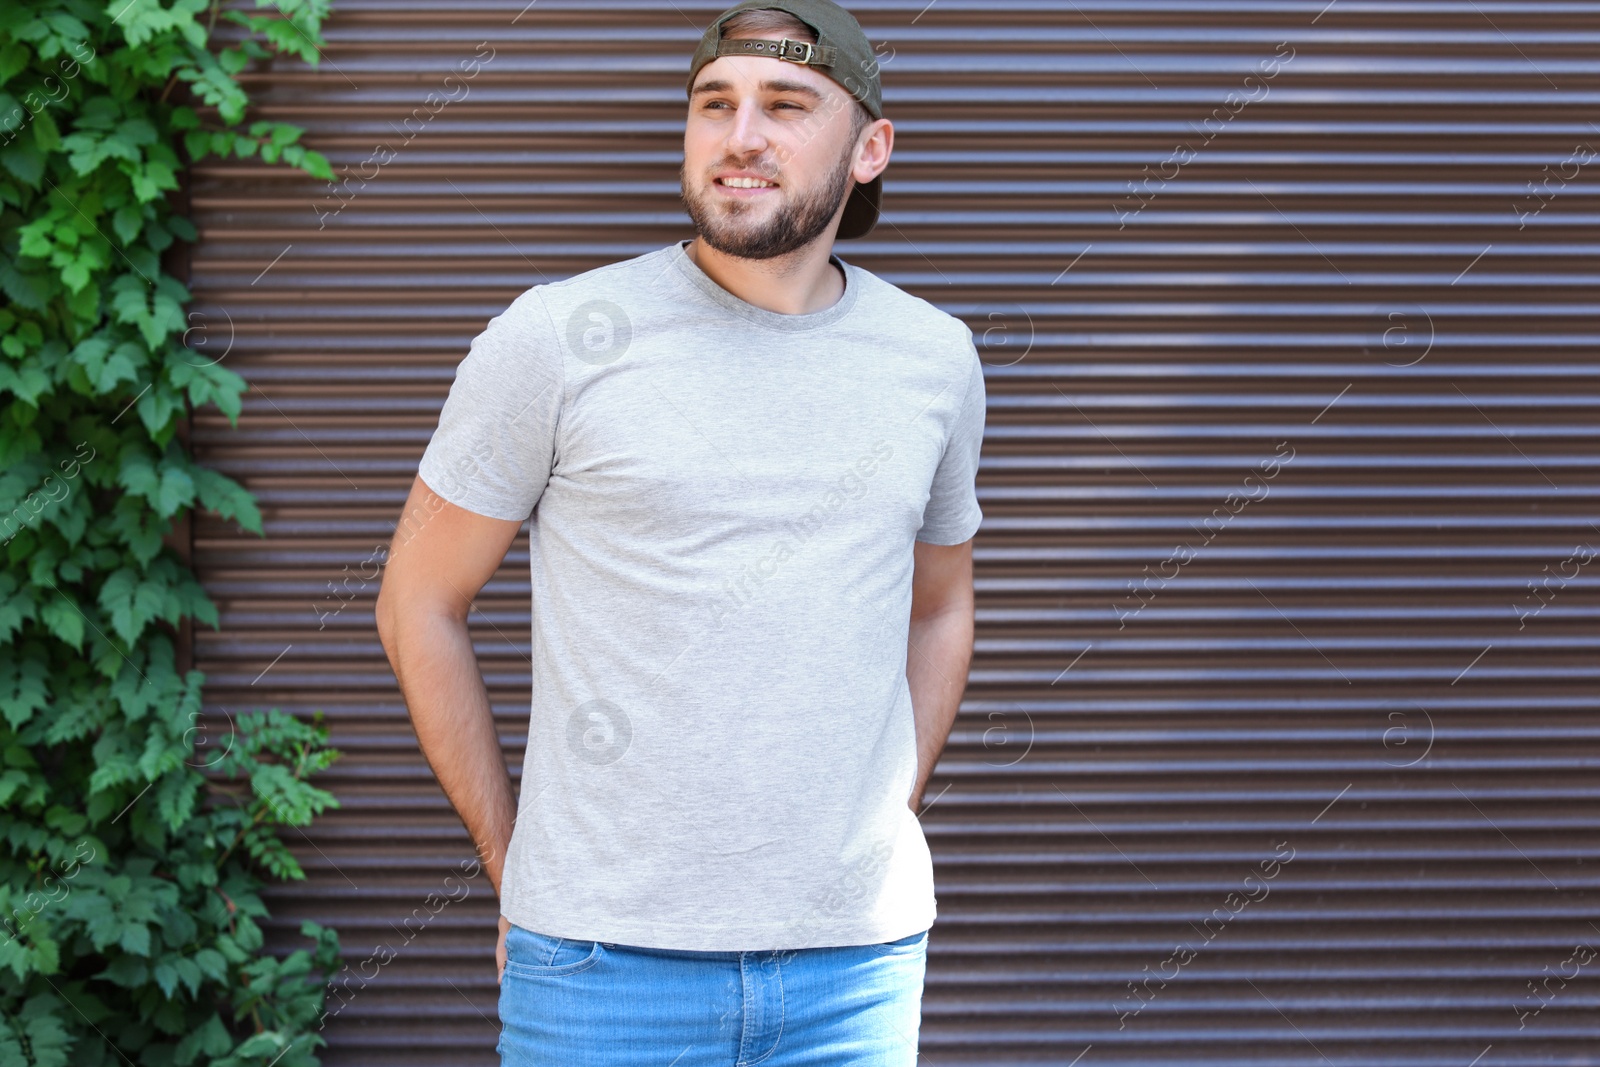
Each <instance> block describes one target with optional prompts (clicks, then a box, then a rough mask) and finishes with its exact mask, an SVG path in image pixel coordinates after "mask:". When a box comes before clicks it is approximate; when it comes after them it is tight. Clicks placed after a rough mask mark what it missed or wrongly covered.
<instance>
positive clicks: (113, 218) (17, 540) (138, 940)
mask: <svg viewBox="0 0 1600 1067" xmlns="http://www.w3.org/2000/svg"><path fill="white" fill-rule="evenodd" d="M266 6H267V5H266V4H264V3H262V2H261V0H258V2H257V9H258V12H257V13H251V12H245V11H238V10H228V11H223V10H221V7H220V4H217V3H207V2H205V0H108V2H105V3H101V4H96V3H91V2H88V0H32V2H30V0H7V2H6V3H5V4H3V5H0V292H3V293H4V302H3V304H0V471H3V473H0V562H3V569H0V927H3V929H0V1064H6V1065H10V1064H36V1065H39V1067H54V1065H64V1064H67V1063H71V1064H73V1065H75V1067H98V1065H101V1064H107V1065H109V1064H129V1063H131V1064H136V1065H139V1067H146V1065H149V1067H167V1065H187V1064H212V1065H214V1067H247V1065H254V1067H266V1065H267V1064H275V1065H277V1067H306V1065H311V1064H316V1063H317V1062H319V1061H318V1060H317V1057H316V1056H315V1055H314V1050H315V1048H316V1047H317V1046H319V1045H321V1044H323V1041H322V1039H321V1037H320V1036H318V1034H317V1033H316V1028H317V1027H316V1023H317V1019H318V1017H319V1015H320V1014H321V1010H322V1003H323V996H324V992H325V987H326V981H327V977H328V976H329V975H331V974H332V973H333V972H334V971H335V970H337V968H338V940H337V937H336V936H335V935H334V934H333V932H332V931H329V930H324V929H322V928H320V927H318V926H317V925H316V924H314V923H306V924H304V925H303V926H302V933H304V934H305V935H306V936H307V937H309V938H311V940H312V945H311V947H310V948H308V949H300V950H296V951H294V952H292V953H290V954H289V955H288V956H287V957H286V958H281V959H280V958H278V957H277V956H275V955H273V954H272V953H270V952H268V951H266V950H265V949H264V947H263V944H262V931H261V927H260V921H261V919H262V918H263V917H264V916H265V914H266V909H265V908H264V906H263V905H262V902H261V899H260V897H259V895H258V891H259V890H260V889H261V888H262V886H263V885H265V884H266V882H267V881H268V880H269V879H280V880H281V879H297V878H302V877H304V875H303V872H301V870H300V868H299V866H298V865H297V864H296V863H295V861H294V858H293V856H291V855H290V854H289V852H288V850H287V849H286V848H285V847H284V844H283V842H282V840H281V839H280V838H279V837H278V836H277V832H276V831H277V829H278V828H281V827H285V826H295V827H298V826H304V825H307V824H308V823H309V822H310V821H311V819H312V818H313V817H314V816H315V815H316V814H318V813H319V812H321V811H323V810H324V809H325V808H327V807H330V806H333V805H334V800H333V798H332V796H331V795H329V794H328V793H326V792H325V791H323V790H321V789H318V788H316V787H314V786H312V785H310V783H309V781H308V779H309V777H310V776H311V775H312V774H314V773H316V772H317V771H320V770H322V769H323V768H325V767H326V766H327V765H328V764H329V763H330V762H332V760H333V759H334V758H335V757H336V756H337V753H336V752H334V751H333V750H331V749H329V748H328V747H327V731H326V729H325V728H324V727H323V726H322V724H321V721H320V716H319V718H318V720H317V721H315V722H312V723H305V722H300V721H297V720H295V719H293V718H291V717H289V716H285V715H283V714H281V713H280V712H277V711H276V710H274V711H271V712H268V713H263V714H250V715H241V716H240V717H239V720H238V722H237V724H236V725H237V729H236V730H230V731H229V732H228V733H227V735H226V737H225V738H222V739H220V740H219V739H214V738H210V737H208V736H207V735H206V733H205V730H206V729H209V728H210V727H209V726H204V727H203V726H202V722H203V720H202V719H201V717H200V707H201V693H200V687H201V683H202V681H203V676H202V675H201V673H200V672H198V671H192V670H191V671H186V672H182V673H181V674H180V672H179V669H178V663H177V657H176V645H175V641H176V634H177V632H178V630H177V628H178V627H179V625H180V624H181V623H182V622H183V621H184V620H185V619H192V620H198V621H202V622H205V623H209V624H210V625H211V626H212V627H214V628H215V627H216V626H217V625H218V616H217V610H216V607H215V605H213V604H212V603H211V602H210V600H209V599H208V598H207V597H206V595H205V593H204V591H203V589H202V588H201V586H200V584H199V582H198V581H197V580H196V578H195V576H194V574H193V573H192V572H191V571H190V569H189V568H188V566H187V565H186V563H185V562H184V560H183V558H182V557H181V556H180V555H179V554H178V553H177V552H176V551H175V550H174V548H173V547H172V545H171V544H170V543H169V541H170V540H171V535H172V533H173V531H174V529H175V526H176V524H177V522H178V521H179V520H180V519H182V518H184V517H185V516H186V514H187V513H189V512H191V511H193V510H195V509H202V510H205V511H208V512H211V513H214V514H216V515H219V516H221V517H223V518H225V519H230V520H233V521H234V522H236V523H238V524H239V526H240V527H242V528H244V529H248V530H251V531H253V532H255V533H257V534H260V533H261V531H262V528H261V516H260V514H259V512H258V511H257V509H256V506H255V503H254V501H253V500H252V499H251V497H250V495H249V493H248V492H247V491H246V490H245V489H244V488H243V487H242V486H240V485H239V484H238V483H236V482H234V481H233V480H232V479H230V478H228V477H227V476H226V475H224V474H222V473H220V472H218V471H215V470H211V469H208V468H205V467H202V466H200V465H199V464H198V463H196V462H195V461H194V460H193V458H192V457H191V456H190V455H189V454H188V452H187V450H186V448H185V447H184V444H183V441H182V439H181V438H180V436H179V427H180V424H181V423H183V422H184V421H186V420H187V419H188V417H189V413H190V411H191V410H193V409H194V408H198V407H201V406H204V405H206V404H215V405H216V406H217V408H218V409H219V410H220V411H222V412H223V413H224V414H225V415H226V416H227V418H228V420H229V422H230V423H232V424H234V425H237V419H238V414H239V411H240V406H241V404H240V396H241V394H242V393H243V391H244V389H245V388H246V383H245V382H244V380H243V379H242V378H241V377H239V375H237V374H235V373H234V372H233V371H231V370H229V369H227V368H224V367H223V366H221V365H220V364H221V362H222V361H221V359H204V358H198V357H197V355H196V352H195V351H194V350H193V349H192V348H190V347H188V346H186V345H185V343H184V342H185V334H186V331H187V330H188V321H187V318H186V314H185V306H186V304H187V303H188V302H189V300H190V294H189V291H188V289H187V288H186V287H185V285H184V284H183V283H182V281H181V280H180V279H178V278H176V277H173V276H172V275H171V274H169V273H167V272H165V271H164V270H163V264H162V258H163V253H166V252H168V250H169V249H170V248H171V247H172V246H173V245H174V242H177V241H185V242H190V241H193V240H194V239H195V229H194V226H193V225H192V223H191V222H190V221H189V220H188V219H187V218H185V217H184V216H183V214H182V213H181V211H180V210H179V209H178V208H177V207H175V206H174V204H173V203H172V202H171V199H170V198H169V194H170V193H172V192H174V191H175V190H177V189H178V188H179V182H178V179H179V175H180V174H182V173H183V171H184V170H185V168H187V167H189V166H191V165H192V164H194V163H195V162H197V161H200V160H203V159H206V158H208V157H219V158H236V159H249V158H253V157H255V156H256V155H257V154H258V153H259V156H260V158H261V159H262V160H263V161H265V162H268V163H278V162H281V163H285V164H288V165H290V166H293V167H297V168H299V169H300V170H302V171H304V172H306V173H308V174H311V175H313V176H318V177H323V178H329V179H331V178H332V177H333V174H332V171H331V169H330V168H329V166H328V162H327V160H326V159H324V158H323V157H322V156H321V155H319V154H318V153H315V152H312V151H309V150H307V149H305V148H304V147H303V146H301V145H300V144H299V143H298V140H299V137H300V135H301V133H302V131H301V130H300V129H299V128H297V127H293V126H289V125H285V124H282V123H276V122H266V121H257V122H251V123H249V124H248V125H245V124H244V123H245V116H246V112H247V110H248V106H249V101H248V99H247V97H246V95H245V93H244V92H243V90H242V89H241V88H240V86H239V84H238V82H237V81H236V80H235V79H236V76H237V75H239V74H240V73H241V72H242V71H244V70H246V68H247V67H249V66H250V65H251V64H253V63H257V62H259V61H267V60H271V59H272V58H273V57H275V56H277V55H287V56H296V57H299V58H300V59H303V60H305V61H306V62H307V63H310V64H313V65H315V64H316V63H317V62H318V60H319V55H318V51H317V47H318V44H319V43H320V41H321V25H322V22H323V20H324V18H325V17H326V15H327V6H328V4H327V0H283V2H282V3H281V4H279V5H277V6H275V7H273V8H272V10H270V11H266V12H261V11H260V9H261V8H263V7H266ZM219 23H220V24H222V25H220V26H219ZM219 29H226V30H227V31H228V32H227V34H226V36H227V38H228V42H227V43H226V44H223V43H220V42H219V37H221V36H222V35H221V34H219V33H218V30H219ZM180 83H182V88H181V89H180V88H179V85H180ZM175 90H176V91H175ZM209 718H210V717H209V716H208V717H207V721H208V720H209ZM207 740H212V741H217V742H218V743H214V744H211V745H205V744H202V743H201V742H203V741H207ZM223 742H225V744H224V743H223ZM224 747H225V749H226V750H225V751H223V752H222V754H221V755H218V756H215V757H211V756H209V754H210V753H213V752H216V751H217V750H218V749H219V748H224ZM203 755H204V756H206V758H202V756H203Z"/></svg>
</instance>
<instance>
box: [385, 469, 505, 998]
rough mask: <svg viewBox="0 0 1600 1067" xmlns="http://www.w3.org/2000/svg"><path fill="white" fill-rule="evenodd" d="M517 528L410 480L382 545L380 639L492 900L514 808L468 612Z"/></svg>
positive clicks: (501, 958)
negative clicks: (390, 535) (385, 555)
mask: <svg viewBox="0 0 1600 1067" xmlns="http://www.w3.org/2000/svg"><path fill="white" fill-rule="evenodd" d="M521 526H522V523H520V522H516V521H512V520H507V519H491V518H488V517H486V516H483V515H478V514H476V513H474V512H471V511H467V510H466V509H464V508H459V507H457V506H456V505H454V504H452V503H450V502H449V501H447V500H445V499H444V498H443V497H441V496H439V495H437V494H436V493H434V492H433V491H432V490H431V489H429V488H428V486H427V484H426V483H424V482H423V480H422V479H421V478H417V479H416V480H415V481H414V482H412V485H411V494H410V496H409V497H408V498H407V500H406V509H405V516H404V517H403V519H402V520H401V522H400V523H399V525H398V527H397V528H396V531H395V536H394V540H393V542H392V543H391V545H390V547H389V560H388V564H387V565H386V566H385V568H384V573H383V585H382V586H381V588H380V589H379V591H378V602H377V608H376V616H377V622H378V639H379V640H380V641H381V642H382V643H383V650H384V652H385V653H386V654H387V655H388V657H389V663H390V665H391V666H392V667H393V668H394V674H395V677H396V678H397V679H398V680H399V682H400V691H401V693H402V695H403V696H404V697H405V702H406V708H407V709H408V710H409V711H410V713H411V725H412V727H413V728H414V729H415V730H416V732H417V741H418V743H419V744H420V745H421V747H422V753H423V755H424V756H425V757H427V760H428V766H429V767H431V768H433V773H434V775H435V776H436V777H437V778H438V779H439V784H440V786H442V787H443V789H444V792H445V796H447V797H448V798H449V799H450V803H451V805H452V806H453V807H454V808H455V810H456V814H458V815H460V816H461V821H462V823H463V824H464V825H465V826H466V828H467V833H469V834H470V835H471V836H472V841H473V844H474V845H475V846H476V848H477V850H478V855H479V857H480V858H481V859H482V861H483V866H484V871H485V872H486V873H487V874H488V876H489V882H490V884H491V885H493V886H494V891H495V893H496V894H498V893H499V892H500V878H501V874H502V872H503V871H504V868H505V855H506V847H507V846H508V845H509V844H510V843H511V830H512V826H513V824H514V822H515V820H516V815H517V804H516V797H515V795H514V794H513V792H512V789H511V775H510V773H509V772H508V771H507V769H506V762H505V758H504V757H503V756H502V755H501V752H500V738H499V736H498V734H497V733H496V731H495V726H494V716H493V714H492V713H491V711H490V708H489V693H488V690H487V689H486V688H485V687H484V684H483V676H482V675H481V674H480V673H479V671H478V661H477V658H476V656H475V655H474V653H473V649H472V639H471V637H470V636H469V635H468V632H467V615H468V613H469V612H470V610H471V608H472V599H473V597H475V596H477V594H478V591H479V590H480V589H482V588H483V585H484V583H485V582H487V581H488V580H489V579H490V578H491V577H492V576H493V575H494V572H495V570H496V568H498V567H499V566H500V561H501V560H502V559H504V558H505V554H506V550H507V549H508V548H510V547H511V542H512V541H513V540H514V539H515V538H516V536H517V531H518V530H519V529H520V528H521ZM500 926H501V931H500V944H499V947H498V949H497V964H498V966H499V967H501V968H502V969H503V968H504V965H505V930H506V922H505V920H504V919H503V918H502V919H501V924H500Z"/></svg>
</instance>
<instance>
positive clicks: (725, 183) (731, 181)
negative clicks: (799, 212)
mask: <svg viewBox="0 0 1600 1067" xmlns="http://www.w3.org/2000/svg"><path fill="white" fill-rule="evenodd" d="M711 184H713V185H715V186H717V187H718V188H720V189H728V190H731V191H734V192H741V193H756V192H765V191H766V190H768V189H776V188H777V185H776V184H774V183H772V182H768V181H762V180H761V179H760V178H717V179H716V180H715V181H713V182H712V183H711Z"/></svg>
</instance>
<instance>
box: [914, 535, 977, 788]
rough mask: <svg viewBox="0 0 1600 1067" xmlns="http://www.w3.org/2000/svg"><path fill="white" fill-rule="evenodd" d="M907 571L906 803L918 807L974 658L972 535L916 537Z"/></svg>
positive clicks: (942, 746)
mask: <svg viewBox="0 0 1600 1067" xmlns="http://www.w3.org/2000/svg"><path fill="white" fill-rule="evenodd" d="M913 566H914V569H913V571H912V577H911V627H910V631H909V638H908V640H907V643H906V680H907V681H908V682H909V683H910V687H911V707H912V710H913V712H914V714H915V717H916V724H917V784H916V788H915V789H913V790H912V791H911V800H910V807H911V810H912V811H916V810H917V809H918V808H920V807H922V793H923V790H925V789H926V788H927V787H928V778H929V777H930V776H931V775H932V774H933V768H934V765H935V764H937V763H938V762H939V754H940V753H941V752H943V751H944V744H945V741H946V740H947V739H948V738H949V736H950V728H951V727H952V726H954V725H955V721H956V709H958V708H959V707H960V706H961V694H962V693H963V692H964V691H965V690H966V688H967V668H968V666H969V665H970V664H971V662H972V635H973V595H972V541H971V540H967V541H963V542H962V543H961V544H959V545H930V544H926V543H924V542H922V541H918V542H916V545H915V548H914V549H913Z"/></svg>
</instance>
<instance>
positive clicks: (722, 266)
mask: <svg viewBox="0 0 1600 1067" xmlns="http://www.w3.org/2000/svg"><path fill="white" fill-rule="evenodd" d="M684 251H685V253H686V254H687V255H688V256H689V259H690V260H691V261H692V262H693V263H694V265H695V266H697V267H699V268H700V269H701V271H703V272H704V273H705V275H706V277H708V278H710V279H711V280H712V281H714V282H716V283H717V284H718V285H720V286H722V288H724V289H726V290H727V291H728V292H730V293H732V294H733V295H734V296H736V297H738V298H739V299H740V300H743V301H744V302H745V303H747V304H753V305H754V306H756V307H758V308H761V309H762V310H764V311H774V312H777V313H778V314H780V315H809V314H812V313H814V312H818V311H826V310H828V308H831V307H832V306H833V305H835V304H837V303H838V302H839V300H840V299H841V298H842V297H843V296H844V292H845V279H844V274H843V272H842V271H840V270H839V269H838V268H837V267H835V266H834V265H833V264H832V263H830V262H829V260H828V257H829V256H830V255H831V254H832V252H833V242H831V241H815V242H813V243H811V244H810V245H807V246H806V247H805V248H801V249H796V250H795V251H794V252H791V253H789V254H788V255H786V256H777V257H775V258H773V259H741V258H739V257H738V256H730V255H727V254H725V253H723V252H718V251H717V250H716V249H715V248H712V247H711V246H710V245H708V244H706V243H705V241H703V240H701V239H700V238H699V237H696V238H695V239H694V240H693V241H691V242H689V244H688V246H687V247H686V248H685V249H684Z"/></svg>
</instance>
